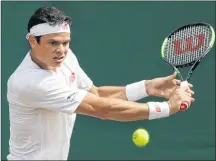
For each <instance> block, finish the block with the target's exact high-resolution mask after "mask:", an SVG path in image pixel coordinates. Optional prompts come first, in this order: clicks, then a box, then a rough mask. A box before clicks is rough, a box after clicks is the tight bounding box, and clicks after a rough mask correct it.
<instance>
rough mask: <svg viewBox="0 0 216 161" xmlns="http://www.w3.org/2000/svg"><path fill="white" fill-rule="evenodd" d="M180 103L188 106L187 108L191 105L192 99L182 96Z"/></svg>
mask: <svg viewBox="0 0 216 161" xmlns="http://www.w3.org/2000/svg"><path fill="white" fill-rule="evenodd" d="M182 102H186V103H187V104H188V107H189V106H190V105H191V103H192V98H191V97H190V96H188V95H184V96H183V98H182Z"/></svg>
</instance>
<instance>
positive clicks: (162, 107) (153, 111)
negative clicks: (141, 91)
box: [147, 102, 170, 120]
mask: <svg viewBox="0 0 216 161" xmlns="http://www.w3.org/2000/svg"><path fill="white" fill-rule="evenodd" d="M147 104H148V107H149V120H153V119H159V118H164V117H168V116H169V113H170V106H169V104H168V103H167V102H148V103H147Z"/></svg>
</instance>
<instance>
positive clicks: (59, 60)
mask: <svg viewBox="0 0 216 161" xmlns="http://www.w3.org/2000/svg"><path fill="white" fill-rule="evenodd" d="M53 59H54V61H55V62H56V63H60V62H62V61H63V59H64V56H61V57H57V56H56V57H54V58H53Z"/></svg>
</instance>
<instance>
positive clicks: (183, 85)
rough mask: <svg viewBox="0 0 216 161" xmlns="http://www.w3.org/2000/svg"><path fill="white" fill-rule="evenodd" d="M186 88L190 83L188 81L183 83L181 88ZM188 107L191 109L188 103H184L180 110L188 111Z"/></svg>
mask: <svg viewBox="0 0 216 161" xmlns="http://www.w3.org/2000/svg"><path fill="white" fill-rule="evenodd" d="M185 86H188V82H187V81H183V82H181V85H180V87H185ZM188 107H189V103H188V102H182V103H181V105H180V110H181V111H185V110H187V109H188Z"/></svg>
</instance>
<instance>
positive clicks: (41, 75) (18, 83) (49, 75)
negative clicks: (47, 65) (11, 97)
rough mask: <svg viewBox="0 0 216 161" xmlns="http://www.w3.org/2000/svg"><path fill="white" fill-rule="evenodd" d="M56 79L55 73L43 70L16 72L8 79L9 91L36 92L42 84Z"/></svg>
mask: <svg viewBox="0 0 216 161" xmlns="http://www.w3.org/2000/svg"><path fill="white" fill-rule="evenodd" d="M53 79H54V73H53V72H50V71H47V70H43V69H26V70H19V71H18V70H17V71H15V72H14V73H13V74H12V75H11V76H10V78H9V79H8V82H7V85H8V91H12V92H13V93H23V92H27V91H29V92H30V91H36V90H38V89H39V88H40V87H41V84H44V83H46V82H47V81H48V82H49V81H51V80H53Z"/></svg>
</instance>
